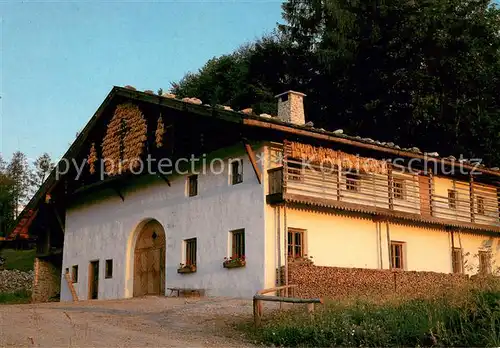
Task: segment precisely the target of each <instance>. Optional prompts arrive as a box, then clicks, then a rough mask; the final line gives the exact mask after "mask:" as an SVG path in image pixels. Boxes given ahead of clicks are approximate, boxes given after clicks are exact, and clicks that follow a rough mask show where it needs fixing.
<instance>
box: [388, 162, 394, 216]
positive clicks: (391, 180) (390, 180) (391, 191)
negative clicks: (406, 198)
mask: <svg viewBox="0 0 500 348" xmlns="http://www.w3.org/2000/svg"><path fill="white" fill-rule="evenodd" d="M387 179H388V183H389V209H391V210H393V209H394V178H393V176H392V166H391V165H388V166H387Z"/></svg>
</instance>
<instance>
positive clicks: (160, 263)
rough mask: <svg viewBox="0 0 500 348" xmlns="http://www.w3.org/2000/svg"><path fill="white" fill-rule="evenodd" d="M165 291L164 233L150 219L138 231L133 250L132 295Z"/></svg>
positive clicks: (155, 222)
mask: <svg viewBox="0 0 500 348" xmlns="http://www.w3.org/2000/svg"><path fill="white" fill-rule="evenodd" d="M164 293H165V233H164V232H163V228H162V226H161V225H160V224H159V223H158V222H157V221H151V222H149V223H147V224H146V226H144V228H143V229H142V231H141V232H140V233H139V236H138V239H137V242H136V247H135V251H134V296H144V295H161V294H164Z"/></svg>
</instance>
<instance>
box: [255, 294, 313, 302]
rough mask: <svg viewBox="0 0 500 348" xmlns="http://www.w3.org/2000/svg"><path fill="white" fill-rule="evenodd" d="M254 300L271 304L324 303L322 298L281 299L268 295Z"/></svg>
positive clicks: (256, 296)
mask: <svg viewBox="0 0 500 348" xmlns="http://www.w3.org/2000/svg"><path fill="white" fill-rule="evenodd" d="M253 298H254V299H255V300H258V301H271V302H286V303H323V299H322V298H293V297H279V296H268V295H254V297H253Z"/></svg>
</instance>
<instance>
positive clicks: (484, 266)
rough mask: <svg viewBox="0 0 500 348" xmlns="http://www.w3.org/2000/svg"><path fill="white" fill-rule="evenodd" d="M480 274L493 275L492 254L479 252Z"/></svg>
mask: <svg viewBox="0 0 500 348" xmlns="http://www.w3.org/2000/svg"><path fill="white" fill-rule="evenodd" d="M478 256H479V273H481V274H490V273H491V253H490V252H489V251H486V250H480V251H479V254H478Z"/></svg>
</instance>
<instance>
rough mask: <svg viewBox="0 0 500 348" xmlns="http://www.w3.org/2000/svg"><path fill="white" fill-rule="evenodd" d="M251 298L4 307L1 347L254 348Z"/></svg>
mask: <svg viewBox="0 0 500 348" xmlns="http://www.w3.org/2000/svg"><path fill="white" fill-rule="evenodd" d="M251 317H252V302H251V301H250V300H235V299H227V298H202V299H184V298H168V297H144V298H134V299H127V300H116V301H81V302H76V303H72V302H65V303H44V304H36V305H33V304H25V305H3V306H0V347H149V346H153V347H183V348H184V347H253V346H254V345H253V344H251V343H249V342H246V341H245V340H244V339H243V337H242V335H241V333H239V332H237V331H235V330H234V329H233V328H232V325H231V324H232V323H234V322H235V321H238V320H245V319H250V318H251Z"/></svg>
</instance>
